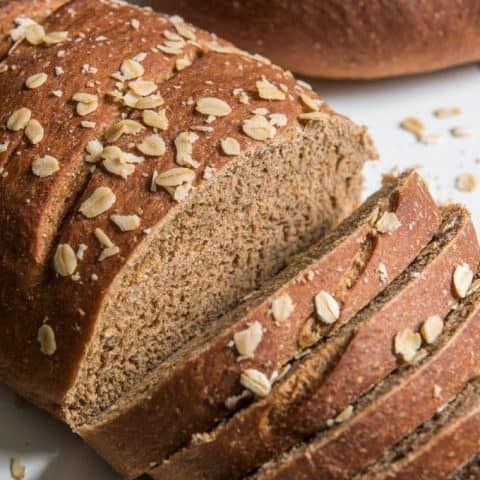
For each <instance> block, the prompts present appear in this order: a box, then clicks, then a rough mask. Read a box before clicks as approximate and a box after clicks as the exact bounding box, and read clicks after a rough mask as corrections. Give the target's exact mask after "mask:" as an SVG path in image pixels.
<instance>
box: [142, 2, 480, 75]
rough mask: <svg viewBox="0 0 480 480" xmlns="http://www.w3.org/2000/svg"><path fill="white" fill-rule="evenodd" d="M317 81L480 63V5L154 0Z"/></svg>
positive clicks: (166, 9) (470, 3) (155, 3)
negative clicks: (326, 78) (479, 26)
mask: <svg viewBox="0 0 480 480" xmlns="http://www.w3.org/2000/svg"><path fill="white" fill-rule="evenodd" d="M147 3H148V4H150V5H152V6H154V7H158V8H162V9H164V10H165V11H167V12H170V13H177V14H180V15H183V16H184V17H185V18H186V19H187V20H188V21H191V22H194V23H196V24H197V25H199V26H201V27H204V28H207V29H208V28H214V29H216V31H217V32H218V33H219V34H220V35H223V36H224V37H225V38H227V39H235V42H237V43H238V44H239V45H240V46H242V47H243V48H247V49H250V50H252V51H254V52H259V53H261V54H263V55H266V56H268V57H269V58H272V59H273V60H274V61H276V62H277V63H279V64H280V65H282V66H284V67H285V68H288V69H290V70H292V71H294V72H296V73H299V74H302V75H306V76H310V77H312V76H313V77H330V78H378V77H385V76H394V75H395V76H397V75H408V74H413V73H420V72H426V71H431V70H438V69H440V68H446V67H451V66H453V65H459V64H462V63H467V62H472V61H477V60H479V59H480V38H479V33H478V28H477V26H478V23H479V22H480V8H479V7H478V3H477V1H476V0H459V1H455V2H452V1H451V0H429V1H425V2H421V3H419V2H411V1H410V0H392V1H389V2H384V1H382V0H369V1H368V2H359V1H358V0H322V1H321V2H319V1H317V0H301V1H299V2H287V1H282V0H274V1H271V2H265V1H264V0H239V1H237V2H235V3H234V4H233V5H232V4H231V3H229V2H224V1H223V0H148V1H147Z"/></svg>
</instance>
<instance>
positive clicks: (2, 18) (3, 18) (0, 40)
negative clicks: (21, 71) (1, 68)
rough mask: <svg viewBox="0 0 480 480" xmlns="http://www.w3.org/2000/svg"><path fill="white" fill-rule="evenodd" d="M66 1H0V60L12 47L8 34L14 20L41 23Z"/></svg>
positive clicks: (13, 24)
mask: <svg viewBox="0 0 480 480" xmlns="http://www.w3.org/2000/svg"><path fill="white" fill-rule="evenodd" d="M67 1H68V0H35V1H34V2H32V1H31V0H0V59H2V58H3V56H4V55H5V54H6V53H7V52H8V49H9V48H10V46H11V45H12V42H11V40H10V38H9V35H8V32H9V31H10V30H11V29H12V28H14V26H15V19H17V18H21V17H28V18H31V19H33V20H36V21H38V22H41V21H43V20H44V19H45V18H47V17H48V15H50V14H51V13H52V12H53V11H55V10H56V9H57V8H59V7H61V6H62V5H63V4H65V3H67Z"/></svg>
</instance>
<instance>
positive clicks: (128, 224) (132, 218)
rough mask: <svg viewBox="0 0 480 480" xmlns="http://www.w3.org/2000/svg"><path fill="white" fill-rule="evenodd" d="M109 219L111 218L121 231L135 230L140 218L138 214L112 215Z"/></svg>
mask: <svg viewBox="0 0 480 480" xmlns="http://www.w3.org/2000/svg"><path fill="white" fill-rule="evenodd" d="M110 220H112V222H113V223H114V224H115V225H116V226H117V227H118V228H119V229H120V230H121V231H122V232H131V231H133V230H137V229H139V228H140V225H141V220H140V217H139V216H138V215H112V216H111V217H110Z"/></svg>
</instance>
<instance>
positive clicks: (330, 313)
mask: <svg viewBox="0 0 480 480" xmlns="http://www.w3.org/2000/svg"><path fill="white" fill-rule="evenodd" d="M315 311H316V312H317V315H318V317H319V319H320V320H321V321H322V322H323V323H325V324H327V325H331V324H333V323H335V322H336V321H337V320H338V319H339V318H340V306H339V305H338V303H337V301H336V300H335V299H334V298H333V297H332V295H330V294H329V293H328V292H325V291H321V292H320V293H318V294H317V295H315Z"/></svg>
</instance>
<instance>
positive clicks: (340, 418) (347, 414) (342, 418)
mask: <svg viewBox="0 0 480 480" xmlns="http://www.w3.org/2000/svg"><path fill="white" fill-rule="evenodd" d="M352 415H353V406H352V405H349V406H348V407H347V408H345V410H343V411H342V412H340V414H339V415H337V417H335V421H336V422H337V423H344V422H346V421H347V420H349V419H350V418H351V417H352Z"/></svg>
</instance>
